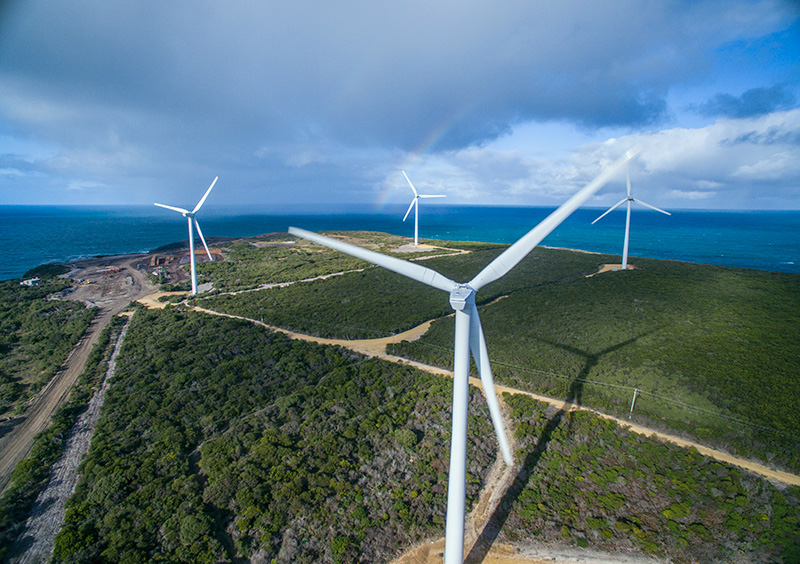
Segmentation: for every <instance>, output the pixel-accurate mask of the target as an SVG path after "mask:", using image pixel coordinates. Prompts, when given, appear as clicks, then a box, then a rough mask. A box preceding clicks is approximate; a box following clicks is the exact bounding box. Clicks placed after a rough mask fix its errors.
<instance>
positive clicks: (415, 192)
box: [401, 170, 419, 196]
mask: <svg viewBox="0 0 800 564" xmlns="http://www.w3.org/2000/svg"><path fill="white" fill-rule="evenodd" d="M401 172H402V173H403V176H405V177H406V180H408V185H409V186H411V189H412V190H413V191H414V196H419V194H417V189H416V188H414V185H413V184H411V180H409V178H408V175H407V174H406V171H404V170H403V171H401Z"/></svg>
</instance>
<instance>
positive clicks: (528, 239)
mask: <svg viewBox="0 0 800 564" xmlns="http://www.w3.org/2000/svg"><path fill="white" fill-rule="evenodd" d="M637 153H638V151H636V150H634V149H631V150H629V151H628V152H627V153H625V154H624V155H623V156H622V157H620V158H619V159H617V160H616V161H615V162H614V163H613V164H612V165H611V166H609V167H607V168H606V169H605V170H604V171H603V172H601V173H600V174H599V175H598V176H597V177H596V178H595V179H594V180H592V181H591V182H590V183H589V184H587V185H586V186H585V187H584V188H583V189H581V191H580V192H578V193H577V194H575V195H574V196H572V197H571V198H570V199H569V200H567V201H566V202H564V203H563V204H562V205H561V207H560V208H558V209H557V210H556V211H554V212H553V213H551V214H550V215H549V216H547V217H546V218H545V219H544V220H542V222H541V223H539V225H537V226H536V227H534V228H533V229H531V230H530V231H529V232H528V233H527V234H526V235H524V236H523V237H522V238H521V239H520V240H519V241H517V242H516V243H514V244H513V245H511V246H510V247H509V248H507V249H506V250H505V251H503V253H502V254H501V255H500V256H498V257H497V258H496V259H494V260H493V261H492V262H490V263H489V264H488V265H487V266H486V268H484V269H483V270H481V271H480V272H479V273H478V275H477V276H476V277H475V278H473V279H472V280H471V281H470V283H469V285H470V286H472V287H473V288H474V289H475V290H479V289H480V288H482V287H484V286H486V285H487V284H489V283H491V282H494V281H495V280H497V279H498V278H500V277H502V276H505V275H506V274H507V273H508V271H509V270H511V269H512V268H514V267H515V266H516V265H517V263H518V262H519V261H521V260H522V259H523V258H525V255H527V254H528V253H530V252H531V251H532V250H533V248H534V247H536V245H538V244H539V243H541V242H542V239H544V238H545V237H547V236H548V235H549V234H550V233H551V232H552V231H553V230H554V229H555V228H556V227H558V226H559V225H560V224H561V222H562V221H564V220H565V219H566V218H567V217H568V216H569V215H570V214H571V213H572V212H574V211H575V210H576V209H577V208H578V207H579V206H580V205H581V204H583V203H584V202H585V201H586V200H588V199H589V198H590V197H591V196H592V195H593V194H594V193H595V192H597V191H598V190H599V189H600V188H602V187H603V186H604V185H605V184H606V183H607V182H608V181H609V180H611V177H612V176H613V175H614V174H615V173H616V172H617V171H619V169H620V168H622V166H623V165H624V164H625V163H627V162H628V161H629V160H631V159H632V158H633V157H634V156H635V155H636V154H637Z"/></svg>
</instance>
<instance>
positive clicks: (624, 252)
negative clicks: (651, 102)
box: [592, 166, 672, 270]
mask: <svg viewBox="0 0 800 564" xmlns="http://www.w3.org/2000/svg"><path fill="white" fill-rule="evenodd" d="M626 176H627V180H628V197H627V198H623V199H622V200H620V201H619V202H617V203H616V204H614V205H613V206H611V207H610V208H608V209H607V210H606V213H604V214H603V215H601V216H600V217H598V218H597V219H595V220H594V221H593V222H592V225H594V224H595V223H597V222H598V221H600V220H601V219H603V218H604V217H605V216H606V215H607V214H608V213H609V212H612V211H614V210H615V209H617V208H618V207H619V206H621V205H622V204H624V203H625V202H627V203H628V214H627V216H626V218H625V243H624V244H623V245H622V270H627V269H628V235H629V234H630V231H631V203H632V202H636V203H637V204H639V205H641V206H644V207H646V208H650V209H651V210H656V211H657V212H661V213H665V214H667V215H672V214H671V213H669V212H665V211H664V210H661V209H658V208H657V207H655V206H651V205H650V204H646V203H644V202H643V201H641V200H637V199H636V198H634V197H633V196H631V168H630V166H629V167H628V170H627V174H626Z"/></svg>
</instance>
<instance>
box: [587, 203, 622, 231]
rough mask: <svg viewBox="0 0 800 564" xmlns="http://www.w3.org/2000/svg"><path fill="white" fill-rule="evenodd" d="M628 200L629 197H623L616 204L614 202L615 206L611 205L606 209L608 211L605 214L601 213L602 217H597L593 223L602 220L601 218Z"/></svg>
mask: <svg viewBox="0 0 800 564" xmlns="http://www.w3.org/2000/svg"><path fill="white" fill-rule="evenodd" d="M627 201H628V198H623V199H621V200H620V201H619V202H617V203H616V204H614V205H613V206H611V207H610V208H608V209H607V210H606V212H605V213H604V214H603V215H601V216H600V217H598V218H597V219H595V220H594V221H593V222H592V225H594V224H595V223H597V222H598V221H600V220H601V219H603V218H604V217H605V216H607V215H608V214H609V213H611V212H612V211H614V210H615V209H617V208H618V207H620V206H621V205H622V204H624V203H625V202H627Z"/></svg>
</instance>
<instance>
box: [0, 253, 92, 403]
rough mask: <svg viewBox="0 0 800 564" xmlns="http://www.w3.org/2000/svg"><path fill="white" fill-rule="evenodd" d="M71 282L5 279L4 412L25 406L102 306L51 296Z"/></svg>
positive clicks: (1, 301) (0, 311)
mask: <svg viewBox="0 0 800 564" xmlns="http://www.w3.org/2000/svg"><path fill="white" fill-rule="evenodd" d="M49 266H50V267H53V265H49ZM46 270H47V271H48V272H50V271H53V272H56V271H58V272H60V270H61V269H55V270H53V268H48V269H46ZM51 274H52V273H51ZM68 287H69V283H68V282H67V281H65V280H61V279H57V278H49V279H43V282H42V284H40V285H39V286H33V287H28V286H22V285H20V284H19V281H18V280H6V281H3V282H0V414H13V413H19V412H20V411H22V410H23V409H24V402H25V401H26V400H27V399H28V398H30V397H31V396H32V395H33V394H35V393H36V392H37V391H38V390H39V389H40V388H41V387H42V386H44V385H45V384H46V383H47V382H49V381H50V379H51V378H52V377H53V376H54V375H55V374H56V372H57V371H58V369H59V368H60V367H61V364H62V363H63V362H64V361H65V360H66V358H67V355H68V354H69V352H70V351H71V350H72V348H73V347H74V346H75V344H76V343H77V342H78V340H79V339H80V338H81V336H82V335H83V334H84V332H85V331H86V328H87V327H88V326H89V323H91V321H92V318H93V317H94V315H95V312H96V311H97V310H96V308H88V309H87V308H86V307H85V306H84V305H83V304H80V303H77V302H72V301H68V300H52V299H48V297H49V296H51V295H53V294H56V293H58V292H61V291H63V290H66V289H67V288H68Z"/></svg>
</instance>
